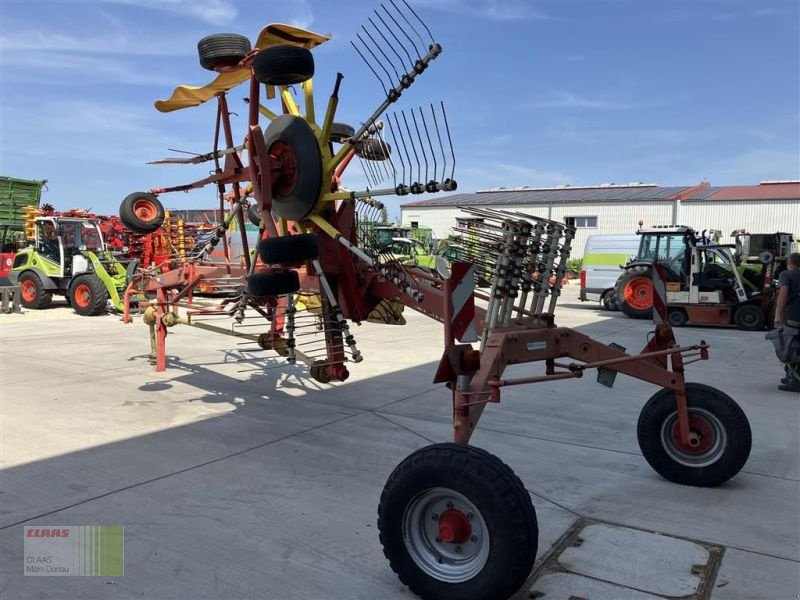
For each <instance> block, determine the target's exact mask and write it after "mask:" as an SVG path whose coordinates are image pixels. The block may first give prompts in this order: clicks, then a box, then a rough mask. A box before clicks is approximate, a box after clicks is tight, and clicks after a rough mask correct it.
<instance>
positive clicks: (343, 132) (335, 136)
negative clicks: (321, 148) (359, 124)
mask: <svg viewBox="0 0 800 600" xmlns="http://www.w3.org/2000/svg"><path fill="white" fill-rule="evenodd" d="M355 132H356V130H355V129H354V128H353V126H352V125H348V124H347V123H334V124H333V125H331V141H332V142H336V143H337V144H342V143H344V141H345V140H348V139H350V138H351V137H353V135H354V134H355Z"/></svg>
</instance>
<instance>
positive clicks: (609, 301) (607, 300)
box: [600, 290, 619, 310]
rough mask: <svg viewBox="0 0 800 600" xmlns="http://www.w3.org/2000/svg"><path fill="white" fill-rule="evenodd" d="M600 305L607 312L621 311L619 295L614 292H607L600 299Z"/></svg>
mask: <svg viewBox="0 0 800 600" xmlns="http://www.w3.org/2000/svg"><path fill="white" fill-rule="evenodd" d="M600 303H601V304H602V305H603V308H604V309H605V310H619V305H618V304H617V295H616V294H615V293H614V290H606V291H605V293H604V294H603V296H602V297H601V298H600Z"/></svg>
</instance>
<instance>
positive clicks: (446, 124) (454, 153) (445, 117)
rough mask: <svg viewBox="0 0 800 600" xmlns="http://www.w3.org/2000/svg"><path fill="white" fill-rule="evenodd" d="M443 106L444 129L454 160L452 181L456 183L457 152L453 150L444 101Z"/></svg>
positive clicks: (451, 174)
mask: <svg viewBox="0 0 800 600" xmlns="http://www.w3.org/2000/svg"><path fill="white" fill-rule="evenodd" d="M441 104H442V116H443V117H444V127H445V130H446V131H447V141H448V142H449V143H450V157H451V158H452V159H453V170H452V172H451V173H450V179H451V180H453V181H455V176H456V152H455V150H454V149H453V138H452V136H451V135H450V125H449V124H448V122H447V111H446V110H445V109H444V101H441Z"/></svg>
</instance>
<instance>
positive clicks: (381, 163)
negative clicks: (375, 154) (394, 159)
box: [372, 121, 392, 180]
mask: <svg viewBox="0 0 800 600" xmlns="http://www.w3.org/2000/svg"><path fill="white" fill-rule="evenodd" d="M373 125H374V129H375V133H374V134H372V139H374V140H378V144H380V147H381V150H382V151H383V152H384V153H385V154H386V156H387V158H390V155H389V152H390V149H389V148H388V147H387V146H386V143H385V142H384V141H383V138H382V137H381V128H380V127H378V126H377V124H376V123H375V122H374V121H373ZM377 162H378V165H376V167H378V170H379V171H380V168H381V167H382V168H383V172H384V173H386V177H391V176H392V174H391V173H390V172H389V167H387V166H386V161H385V160H380V161H377ZM383 179H384V178H383V177H382V179H381V180H383Z"/></svg>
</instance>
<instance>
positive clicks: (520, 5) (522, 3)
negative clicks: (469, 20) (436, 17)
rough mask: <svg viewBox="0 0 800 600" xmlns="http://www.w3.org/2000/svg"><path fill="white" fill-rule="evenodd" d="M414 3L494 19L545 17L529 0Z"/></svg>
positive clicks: (419, 0) (444, 0)
mask: <svg viewBox="0 0 800 600" xmlns="http://www.w3.org/2000/svg"><path fill="white" fill-rule="evenodd" d="M415 4H417V5H420V6H426V7H429V8H432V9H434V10H441V11H445V12H450V13H456V14H461V15H465V16H470V17H480V18H484V19H491V20H494V21H523V20H529V19H546V18H547V16H546V15H545V14H544V13H542V12H540V11H539V10H537V9H536V8H534V6H533V3H532V2H530V1H529V0H417V1H416V2H415Z"/></svg>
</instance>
